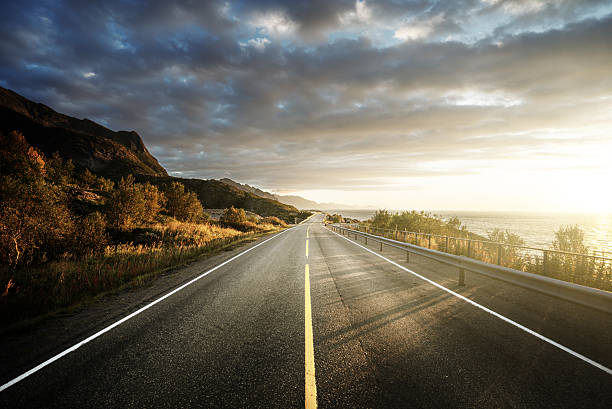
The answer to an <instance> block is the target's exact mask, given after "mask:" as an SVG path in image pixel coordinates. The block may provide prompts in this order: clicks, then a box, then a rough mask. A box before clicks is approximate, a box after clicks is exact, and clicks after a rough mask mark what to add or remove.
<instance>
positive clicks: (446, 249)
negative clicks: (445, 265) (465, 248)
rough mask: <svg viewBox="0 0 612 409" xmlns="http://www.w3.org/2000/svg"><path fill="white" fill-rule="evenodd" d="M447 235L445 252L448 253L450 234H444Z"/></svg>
mask: <svg viewBox="0 0 612 409" xmlns="http://www.w3.org/2000/svg"><path fill="white" fill-rule="evenodd" d="M444 237H446V247H445V248H444V252H445V253H448V236H444Z"/></svg>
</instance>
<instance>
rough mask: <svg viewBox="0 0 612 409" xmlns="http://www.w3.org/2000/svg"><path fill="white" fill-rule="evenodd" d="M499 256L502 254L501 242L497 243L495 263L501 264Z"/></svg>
mask: <svg viewBox="0 0 612 409" xmlns="http://www.w3.org/2000/svg"><path fill="white" fill-rule="evenodd" d="M501 256H502V246H501V244H498V245H497V265H498V266H501Z"/></svg>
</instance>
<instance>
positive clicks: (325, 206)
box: [278, 195, 359, 210]
mask: <svg viewBox="0 0 612 409" xmlns="http://www.w3.org/2000/svg"><path fill="white" fill-rule="evenodd" d="M278 201H279V202H281V203H284V204H288V205H291V206H295V207H297V208H298V209H317V210H336V209H357V208H359V207H358V206H352V205H347V204H341V203H319V202H314V201H312V200H308V199H304V198H303V197H301V196H292V195H287V196H278Z"/></svg>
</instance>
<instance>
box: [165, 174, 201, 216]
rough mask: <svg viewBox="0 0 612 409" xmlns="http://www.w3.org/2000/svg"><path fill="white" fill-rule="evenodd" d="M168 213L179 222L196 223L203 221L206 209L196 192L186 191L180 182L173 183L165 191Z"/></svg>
mask: <svg viewBox="0 0 612 409" xmlns="http://www.w3.org/2000/svg"><path fill="white" fill-rule="evenodd" d="M164 194H165V195H166V200H167V202H166V213H167V214H168V215H169V216H172V217H174V218H175V219H177V220H180V221H185V222H196V221H200V220H202V217H203V212H204V209H203V208H202V203H201V202H200V200H199V199H198V196H197V195H196V194H195V193H194V192H190V191H185V186H183V184H182V183H180V182H172V183H171V184H170V185H167V186H166V188H165V189H164Z"/></svg>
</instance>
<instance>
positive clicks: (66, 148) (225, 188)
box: [0, 87, 305, 222]
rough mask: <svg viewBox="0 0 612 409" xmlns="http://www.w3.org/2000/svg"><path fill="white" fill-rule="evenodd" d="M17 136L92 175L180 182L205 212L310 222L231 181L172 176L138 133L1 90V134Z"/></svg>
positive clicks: (263, 194)
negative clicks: (225, 211) (212, 210)
mask: <svg viewBox="0 0 612 409" xmlns="http://www.w3.org/2000/svg"><path fill="white" fill-rule="evenodd" d="M12 131H19V132H21V133H22V134H23V135H24V136H25V138H26V140H27V141H28V142H29V143H30V144H31V145H33V146H35V147H36V148H37V149H39V150H40V151H42V152H43V153H44V154H45V155H46V156H51V155H52V154H53V153H54V152H57V153H58V154H59V155H60V156H61V157H62V158H63V159H70V160H72V162H73V163H74V164H75V165H76V167H77V169H81V170H83V169H89V170H90V171H91V172H93V173H96V174H98V175H102V176H105V177H109V178H111V179H114V180H117V179H119V178H121V177H124V176H127V175H129V174H133V175H134V176H135V177H136V179H137V180H139V181H148V182H150V183H153V184H156V185H164V184H167V183H169V182H171V181H174V180H176V181H179V182H181V183H183V184H184V185H185V188H187V189H188V190H191V191H194V192H195V193H196V194H197V195H198V197H199V199H200V201H201V202H202V204H203V205H204V207H206V208H227V207H230V206H235V207H240V208H243V209H245V210H249V211H252V212H254V213H257V214H259V215H261V216H278V217H280V218H282V219H284V220H286V221H289V222H293V221H294V219H295V218H298V219H301V218H303V217H305V213H303V212H300V211H299V210H298V209H296V207H294V206H291V205H288V204H285V203H281V202H279V201H278V200H276V197H275V196H274V195H272V194H270V193H267V192H264V191H262V190H259V189H257V188H253V187H250V186H248V185H241V184H239V183H236V182H233V181H231V180H230V179H227V180H222V181H218V180H213V179H211V180H202V179H182V178H175V177H172V176H168V172H167V171H166V169H164V168H163V167H162V166H161V165H160V164H159V162H158V161H157V159H155V157H153V155H151V153H150V152H149V151H148V150H147V148H146V146H145V144H144V142H143V141H142V139H141V137H140V135H138V134H137V133H136V132H134V131H131V132H128V131H118V132H115V131H112V130H110V129H108V128H106V127H104V126H102V125H99V124H97V123H95V122H93V121H90V120H89V119H77V118H73V117H70V116H67V115H64V114H61V113H58V112H56V111H54V110H53V109H51V108H49V107H48V106H46V105H43V104H40V103H36V102H33V101H30V100H28V99H27V98H24V97H23V96H21V95H19V94H17V93H15V92H13V91H11V90H8V89H6V88H2V87H0V132H12ZM0 149H2V147H0Z"/></svg>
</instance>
